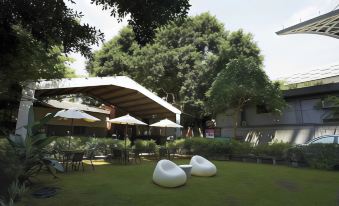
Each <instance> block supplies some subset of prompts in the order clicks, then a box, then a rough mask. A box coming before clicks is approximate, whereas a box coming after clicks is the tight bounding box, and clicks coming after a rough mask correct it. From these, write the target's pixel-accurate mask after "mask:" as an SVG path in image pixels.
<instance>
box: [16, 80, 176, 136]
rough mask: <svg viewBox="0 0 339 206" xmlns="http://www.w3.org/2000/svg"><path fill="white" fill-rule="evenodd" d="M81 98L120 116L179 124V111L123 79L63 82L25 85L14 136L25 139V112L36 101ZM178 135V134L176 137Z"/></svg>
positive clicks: (141, 87) (53, 81) (26, 117)
mask: <svg viewBox="0 0 339 206" xmlns="http://www.w3.org/2000/svg"><path fill="white" fill-rule="evenodd" d="M79 93H81V94H84V95H86V96H89V97H93V98H95V99H97V100H99V101H100V102H102V103H103V104H105V105H113V106H115V107H117V108H118V109H120V110H121V111H123V112H126V113H130V114H131V115H133V116H135V117H141V118H143V119H153V118H173V119H175V121H176V122H177V123H179V124H180V114H181V111H180V110H179V109H177V108H175V107H174V106H172V105H171V104H170V103H168V102H166V101H165V100H163V99H161V98H160V97H158V96H157V95H156V94H154V93H152V92H151V91H149V90H148V89H146V88H145V87H143V86H141V85H140V84H138V83H137V82H135V81H133V80H132V79H130V78H128V77H125V76H114V77H87V78H71V79H69V78H67V79H54V80H48V81H45V80H39V81H37V82H27V84H26V85H24V89H23V91H22V98H21V102H20V108H19V113H18V121H17V125H16V129H17V130H16V134H19V135H22V136H23V137H25V136H26V133H27V132H26V129H25V125H27V121H28V109H29V107H30V106H32V105H33V101H34V100H36V99H39V98H45V97H53V96H58V95H69V94H79ZM177 135H179V130H178V134H177Z"/></svg>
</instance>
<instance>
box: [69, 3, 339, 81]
mask: <svg viewBox="0 0 339 206" xmlns="http://www.w3.org/2000/svg"><path fill="white" fill-rule="evenodd" d="M190 3H191V5H192V6H191V8H190V11H189V15H190V16H194V15H198V14H200V13H203V12H209V13H210V14H211V15H213V16H215V17H216V18H217V19H218V20H219V21H220V22H222V23H223V24H224V25H225V29H227V30H229V31H235V30H238V29H243V30H244V31H246V32H251V33H252V34H253V36H254V41H256V42H257V44H258V46H259V48H260V49H261V51H262V54H263V55H264V58H265V59H264V70H265V71H266V73H267V75H268V76H269V77H270V78H271V79H273V80H275V79H280V78H284V77H288V76H291V75H293V74H296V73H305V72H308V71H311V70H314V69H319V68H325V67H327V66H331V65H335V64H339V40H338V39H335V38H331V37H327V36H321V35H314V34H294V35H283V36H278V35H276V33H275V32H277V31H279V30H281V29H283V28H286V27H289V26H292V25H294V24H297V23H299V22H300V21H305V20H308V19H310V18H313V17H316V16H318V15H319V14H324V13H327V12H330V11H332V10H333V9H334V8H335V7H336V6H337V5H338V4H339V0H298V1H296V0H274V1H273V0H227V1H224V0H214V1H206V0H191V1H190ZM68 4H69V6H70V7H72V8H74V9H76V10H78V11H82V12H83V14H84V17H83V19H82V20H81V22H82V23H89V24H90V25H92V26H95V27H97V28H98V29H100V30H101V31H102V32H103V33H104V34H105V41H108V40H110V39H111V38H112V37H114V36H115V35H117V34H118V32H119V30H120V29H121V28H122V27H124V26H126V25H127V20H126V19H124V20H123V21H122V22H121V23H118V21H117V20H116V19H114V18H113V17H111V16H110V14H109V11H102V10H101V8H100V7H98V6H95V5H91V4H90V1H89V0H85V1H84V0H81V1H77V3H76V4H75V5H73V4H72V5H71V4H70V3H68ZM92 48H93V50H97V49H99V48H100V45H99V46H93V47H92ZM71 57H73V58H74V59H75V60H76V61H75V62H74V63H72V64H71V67H72V68H74V69H76V73H77V74H78V75H87V73H86V70H85V58H83V57H81V55H79V54H71Z"/></svg>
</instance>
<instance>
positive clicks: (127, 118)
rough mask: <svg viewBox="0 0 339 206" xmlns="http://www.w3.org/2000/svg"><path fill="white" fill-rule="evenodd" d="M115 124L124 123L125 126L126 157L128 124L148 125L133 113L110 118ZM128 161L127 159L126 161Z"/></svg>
mask: <svg viewBox="0 0 339 206" xmlns="http://www.w3.org/2000/svg"><path fill="white" fill-rule="evenodd" d="M108 122H111V123H113V124H124V125H126V126H125V137H124V138H125V157H126V138H127V125H147V124H146V123H144V122H142V121H140V120H138V119H136V118H134V117H132V116H131V115H129V114H127V115H125V116H121V117H117V118H114V119H110V120H108ZM125 163H126V161H125Z"/></svg>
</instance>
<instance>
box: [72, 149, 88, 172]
mask: <svg viewBox="0 0 339 206" xmlns="http://www.w3.org/2000/svg"><path fill="white" fill-rule="evenodd" d="M83 158H84V152H75V153H74V155H73V158H72V169H73V170H74V171H79V169H80V166H82V171H85V168H84V163H83V162H82V160H83Z"/></svg>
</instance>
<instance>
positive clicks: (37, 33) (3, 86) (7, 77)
mask: <svg viewBox="0 0 339 206" xmlns="http://www.w3.org/2000/svg"><path fill="white" fill-rule="evenodd" d="M65 1H66V0H54V1H51V0H16V1H12V0H4V1H1V2H0V41H1V43H0V68H1V69H0V99H1V100H2V101H3V100H4V99H6V101H7V99H15V100H18V99H19V98H18V97H19V96H20V91H21V87H20V86H22V84H23V82H24V81H25V80H37V79H48V78H60V77H64V76H69V75H71V76H74V74H72V72H69V69H68V68H67V67H66V66H65V63H66V61H68V60H69V59H68V58H67V57H66V56H64V55H63V54H67V53H70V52H78V53H81V54H82V55H84V56H85V57H91V54H92V53H91V46H92V45H94V44H98V43H99V42H101V41H103V40H104V35H103V33H101V31H100V30H97V29H96V28H95V27H93V26H90V25H88V24H82V23H81V21H80V20H81V18H82V17H83V14H82V13H81V12H76V11H74V10H73V9H70V8H68V7H67V5H66V4H65ZM69 2H71V3H75V2H74V1H72V0H69ZM91 3H92V4H96V5H101V6H103V9H105V10H106V9H110V10H111V14H112V15H113V16H118V17H119V18H120V20H121V18H123V17H125V16H127V15H128V16H130V20H129V23H130V25H132V27H133V30H134V31H135V33H136V34H137V35H136V37H137V40H138V42H139V43H141V44H145V43H146V42H147V41H150V39H152V37H153V34H154V30H155V29H156V28H157V27H159V26H161V25H163V24H165V23H166V22H167V21H169V20H173V19H175V18H179V17H185V16H186V14H187V11H188V8H189V7H190V5H189V2H188V0H170V1H169V0H166V1H156V0H148V1H144V0H137V1H132V2H131V1H125V0H114V1H111V0H91Z"/></svg>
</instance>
